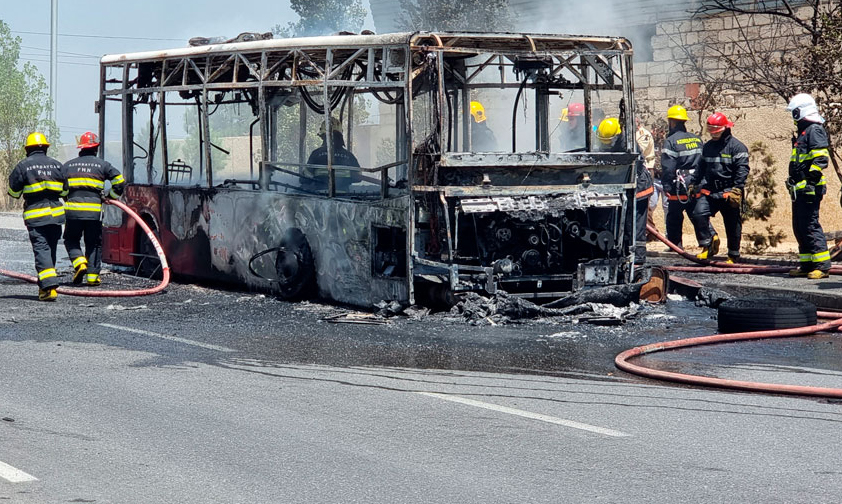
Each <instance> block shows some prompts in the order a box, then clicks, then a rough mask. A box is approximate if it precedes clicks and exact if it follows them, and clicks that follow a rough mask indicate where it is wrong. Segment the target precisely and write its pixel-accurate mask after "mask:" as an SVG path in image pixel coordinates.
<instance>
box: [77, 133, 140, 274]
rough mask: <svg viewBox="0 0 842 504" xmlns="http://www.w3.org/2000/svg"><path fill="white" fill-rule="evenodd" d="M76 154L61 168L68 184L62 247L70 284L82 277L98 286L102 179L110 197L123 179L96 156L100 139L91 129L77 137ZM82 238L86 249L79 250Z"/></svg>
mask: <svg viewBox="0 0 842 504" xmlns="http://www.w3.org/2000/svg"><path fill="white" fill-rule="evenodd" d="M78 147H79V157H77V158H76V159H72V160H70V161H68V162H67V163H65V164H64V166H63V167H62V175H63V176H64V179H65V181H66V182H65V183H66V184H67V188H68V191H69V192H68V194H67V196H66V197H65V203H64V212H65V218H66V219H67V224H66V225H65V227H64V247H65V248H66V249H67V255H68V257H70V260H71V262H72V263H73V270H74V272H73V283H75V284H79V283H82V281H83V280H84V282H85V284H87V285H91V286H94V285H99V284H100V278H99V272H100V269H101V267H102V222H101V221H100V217H101V215H102V193H103V191H104V189H105V181H106V180H108V181H110V182H111V190H110V191H109V193H108V197H109V198H115V199H116V198H119V197H120V195H121V194H123V186H124V185H125V183H126V181H125V180H123V175H121V174H120V172H119V171H118V170H117V168H114V167H113V166H112V165H111V163H109V162H108V161H105V160H104V159H100V158H98V157H96V153H97V148H98V147H99V138H97V136H96V134H94V133H91V132H90V131H88V132H86V133H84V134H83V135H82V136H81V137H79V145H78ZM82 237H84V239H85V252H84V253H83V252H82V243H81V242H82Z"/></svg>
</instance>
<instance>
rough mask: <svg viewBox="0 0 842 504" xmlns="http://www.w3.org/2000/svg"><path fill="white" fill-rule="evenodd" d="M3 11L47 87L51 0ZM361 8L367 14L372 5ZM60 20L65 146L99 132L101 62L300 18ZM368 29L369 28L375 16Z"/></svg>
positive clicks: (239, 12)
mask: <svg viewBox="0 0 842 504" xmlns="http://www.w3.org/2000/svg"><path fill="white" fill-rule="evenodd" d="M0 4H2V9H0V19H2V20H3V21H4V22H5V23H6V24H7V25H9V28H10V29H11V30H12V34H13V35H16V36H18V37H20V38H21V39H22V43H21V44H22V46H23V47H22V48H21V55H22V58H25V59H27V60H29V61H32V62H33V63H34V64H36V65H38V69H39V70H40V71H41V74H42V75H43V76H44V79H45V80H46V81H47V82H48V83H49V77H50V63H49V59H50V37H49V35H48V34H49V32H50V5H51V2H50V0H28V1H13V0H0ZM363 4H364V5H365V6H366V8H368V1H367V0H366V1H364V2H363ZM58 14H59V15H58V24H59V26H58V31H59V34H60V35H59V39H58V51H59V64H58V86H57V102H58V104H57V105H58V106H57V109H56V112H57V121H58V125H59V128H60V129H61V136H62V138H61V140H62V142H73V141H74V137H75V136H78V135H80V134H82V133H83V132H85V131H87V130H92V131H96V128H97V116H96V114H94V102H95V101H96V99H97V92H98V90H99V58H100V57H101V56H102V55H104V54H113V53H125V52H134V51H146V50H151V49H164V48H172V47H182V46H186V45H187V40H188V39H189V38H191V37H196V36H205V37H213V36H226V37H234V36H236V35H237V34H239V33H242V32H246V31H254V32H264V31H269V30H271V28H272V27H273V26H274V25H276V24H282V25H285V24H286V23H287V22H289V21H296V20H297V19H298V15H297V14H295V13H294V12H293V11H292V10H291V9H290V8H289V0H273V1H269V0H235V1H231V0H202V1H199V0H143V1H136V2H124V1H113V0H112V1H100V2H85V1H81V0H58ZM367 24H368V25H371V18H370V16H369V19H368V21H367ZM369 27H370V26H369ZM27 32H37V33H44V34H45V35H38V34H36V33H27ZM80 35H84V36H80Z"/></svg>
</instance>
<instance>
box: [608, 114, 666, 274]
mask: <svg viewBox="0 0 842 504" xmlns="http://www.w3.org/2000/svg"><path fill="white" fill-rule="evenodd" d="M596 137H597V138H598V139H599V142H600V144H601V145H600V146H598V149H599V150H600V151H602V152H626V138H625V135H623V130H622V128H621V127H620V121H619V120H618V119H617V118H616V117H606V118H605V119H603V120H602V121H601V122H600V123H599V126H598V127H597V129H596ZM635 166H636V170H637V186H636V188H635V197H634V200H635V201H634V227H632V220H631V219H626V228H625V230H624V238H623V239H624V240H625V242H626V243H628V244H631V242H632V230H634V242H635V244H634V262H635V264H643V263H644V262H646V214H647V212H648V210H649V196H651V195H652V193H653V192H654V188H653V186H652V176H651V175H650V174H649V170H647V169H646V165H645V164H644V161H643V159H638V160H637V161H636V163H635Z"/></svg>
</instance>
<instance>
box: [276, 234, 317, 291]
mask: <svg viewBox="0 0 842 504" xmlns="http://www.w3.org/2000/svg"><path fill="white" fill-rule="evenodd" d="M275 272H276V273H277V275H278V297H280V298H281V299H284V300H288V301H293V300H295V301H297V300H301V299H307V298H309V297H310V296H312V294H313V293H314V286H315V284H316V282H315V279H316V265H315V262H314V261H313V251H312V250H310V244H309V243H307V238H306V237H305V236H304V233H302V232H301V230H300V229H298V228H291V229H289V230H288V231H287V232H286V234H285V235H284V236H283V237H282V238H281V243H280V244H279V246H278V255H277V257H276V258H275Z"/></svg>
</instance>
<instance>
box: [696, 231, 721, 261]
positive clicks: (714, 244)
mask: <svg viewBox="0 0 842 504" xmlns="http://www.w3.org/2000/svg"><path fill="white" fill-rule="evenodd" d="M717 252H719V235H713V238H711V240H710V245H708V246H707V247H702V251H701V252H699V253H698V254H696V259H711V258H713V256H715V255H716V253H717Z"/></svg>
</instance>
